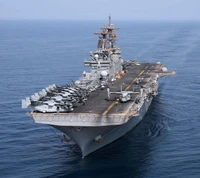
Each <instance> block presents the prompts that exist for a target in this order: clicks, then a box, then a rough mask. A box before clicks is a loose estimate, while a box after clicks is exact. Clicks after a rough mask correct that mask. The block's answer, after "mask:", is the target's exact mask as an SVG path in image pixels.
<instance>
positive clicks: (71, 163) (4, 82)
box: [0, 21, 200, 178]
mask: <svg viewBox="0 0 200 178" xmlns="http://www.w3.org/2000/svg"><path fill="white" fill-rule="evenodd" d="M114 23H115V25H116V26H118V27H120V30H119V31H118V37H119V40H118V41H117V46H119V47H120V48H121V50H122V57H123V59H127V60H128V59H137V60H138V61H148V62H157V61H160V62H161V63H163V64H165V65H166V67H167V68H168V69H170V70H175V71H176V72H177V74H176V76H173V77H165V78H162V79H161V80H160V83H159V85H160V88H159V95H158V96H157V97H156V98H155V99H154V101H153V102H152V105H151V106H150V108H149V110H148V112H147V113H146V116H145V117H144V119H143V121H142V122H141V123H140V124H139V125H138V126H137V127H136V128H135V129H133V130H132V131H131V132H129V133H128V134H126V135H125V136H124V137H122V138H121V139H118V140H116V141H115V142H114V143H112V144H110V145H108V146H106V147H104V148H102V149H100V150H99V151H96V152H94V153H92V154H91V155H89V156H88V157H86V158H85V159H81V157H80V156H79V153H78V151H77V148H76V146H75V145H74V144H73V143H70V144H66V143H64V142H63V141H62V139H61V134H60V133H59V132H58V131H56V130H55V129H52V128H51V127H49V126H47V125H42V124H41V125H40V124H35V123H34V122H33V120H32V119H31V118H30V117H28V116H27V115H26V112H28V110H22V109H21V99H22V98H25V97H26V96H30V95H31V94H33V93H35V92H37V91H39V90H41V89H42V88H45V87H47V86H48V85H50V84H53V83H56V84H65V83H67V82H70V81H71V80H76V79H78V77H79V76H80V75H81V73H82V72H83V70H87V69H86V68H84V67H83V60H84V59H86V58H87V57H89V53H88V52H89V51H92V50H95V49H96V46H97V45H96V44H97V36H95V35H93V32H94V31H98V30H99V28H100V27H101V25H103V24H104V22H101V21H96V22H92V21H88V22H83V21H82V22H79V21H76V22H70V21H0V177H20V178H21V177H24V178H26V177H67V178H68V177H69V178H70V177H73V178H74V177H78V178H79V177H80V178H82V177H83V178H90V177H91V178H93V177H99V178H101V177H104V178H110V177H126V178H150V177H151V178H154V177H155V178H157V177H162V178H173V177H181V178H190V177H192V178H199V177H200V131H199V130H200V129H199V128H200V109H199V107H200V22H128V21H125V22H120V21H119V22H118V21H116V22H114Z"/></svg>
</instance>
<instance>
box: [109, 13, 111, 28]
mask: <svg viewBox="0 0 200 178" xmlns="http://www.w3.org/2000/svg"><path fill="white" fill-rule="evenodd" d="M110 25H111V15H109V26H110Z"/></svg>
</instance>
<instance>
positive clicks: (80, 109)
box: [22, 16, 175, 157]
mask: <svg viewBox="0 0 200 178" xmlns="http://www.w3.org/2000/svg"><path fill="white" fill-rule="evenodd" d="M117 29H118V28H115V27H114V25H113V24H112V23H111V17H110V16H109V24H108V26H104V27H103V28H102V31H101V32H97V33H95V34H98V35H99V40H98V45H97V50H96V51H94V52H90V58H89V59H87V60H85V61H84V65H85V66H88V67H90V69H91V70H90V72H85V71H84V72H83V74H82V76H81V77H80V79H79V80H77V81H76V82H73V83H71V84H68V85H63V86H58V85H55V84H53V85H50V86H49V87H47V88H45V89H43V90H42V91H40V92H38V93H35V94H34V95H32V96H31V97H27V98H26V99H24V100H22V108H27V107H28V106H32V107H33V110H32V111H31V112H30V113H29V115H30V116H31V117H33V119H34V121H35V122H36V123H41V124H48V125H50V126H52V127H54V128H56V129H58V130H60V131H61V132H63V133H64V140H65V141H66V142H70V141H71V140H73V141H75V142H76V143H77V144H78V146H79V147H80V149H81V152H82V157H85V156H86V155H88V154H90V153H92V152H93V151H95V150H97V149H99V148H101V147H103V146H105V145H107V144H109V143H111V142H113V141H115V140H116V139H118V138H120V137H122V136H123V135H124V134H126V133H127V132H129V131H130V130H131V129H133V128H134V127H135V126H136V125H137V124H138V123H139V122H140V121H141V120H142V118H143V117H144V115H145V113H146V112H147V110H148V108H149V106H150V104H151V101H152V99H153V98H154V97H155V96H156V95H157V94H158V82H157V80H158V79H159V78H160V77H162V76H166V75H174V74H175V72H169V71H167V68H166V67H164V66H163V65H162V64H161V63H159V62H158V63H140V62H137V61H133V60H132V61H123V60H122V58H121V51H120V49H119V48H117V47H115V46H114V43H115V41H116V39H117V35H116V34H115V32H114V30H117Z"/></svg>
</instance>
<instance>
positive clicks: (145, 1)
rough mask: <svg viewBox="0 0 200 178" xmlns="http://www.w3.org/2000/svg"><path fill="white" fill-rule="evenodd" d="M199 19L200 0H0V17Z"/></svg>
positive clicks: (43, 18)
mask: <svg viewBox="0 0 200 178" xmlns="http://www.w3.org/2000/svg"><path fill="white" fill-rule="evenodd" d="M109 14H111V15H112V17H113V18H114V19H115V20H186V21H189V20H200V0H0V19H1V20H104V19H105V18H107V16H108V15H109Z"/></svg>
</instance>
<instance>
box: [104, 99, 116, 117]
mask: <svg viewBox="0 0 200 178" xmlns="http://www.w3.org/2000/svg"><path fill="white" fill-rule="evenodd" d="M114 105H115V102H113V103H112V104H111V105H110V106H109V107H108V108H107V109H106V110H105V111H104V112H103V114H102V115H103V116H105V115H106V114H107V113H108V112H109V111H110V110H111V108H112V107H113V106H114Z"/></svg>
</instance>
